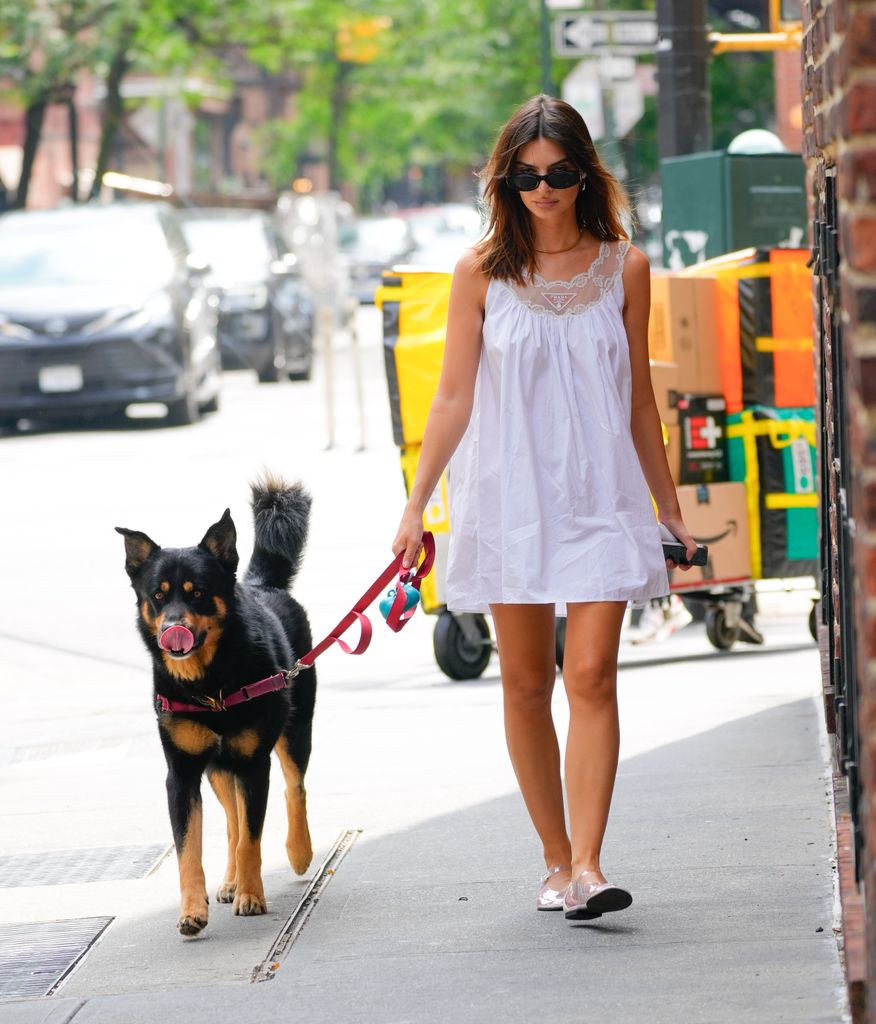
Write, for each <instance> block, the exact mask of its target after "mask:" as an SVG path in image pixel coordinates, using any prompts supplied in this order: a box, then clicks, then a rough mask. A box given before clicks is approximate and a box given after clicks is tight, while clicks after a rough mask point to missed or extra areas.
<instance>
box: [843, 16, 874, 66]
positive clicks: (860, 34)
mask: <svg viewBox="0 0 876 1024" xmlns="http://www.w3.org/2000/svg"><path fill="white" fill-rule="evenodd" d="M846 44H847V46H848V63H849V66H852V65H855V66H860V65H866V66H870V65H873V64H876V10H873V9H872V8H870V9H866V8H865V9H863V10H861V9H858V10H856V11H855V12H854V14H853V15H852V19H851V23H850V24H849V29H848V32H847V34H846Z"/></svg>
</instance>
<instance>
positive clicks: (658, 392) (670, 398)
mask: <svg viewBox="0 0 876 1024" xmlns="http://www.w3.org/2000/svg"><path fill="white" fill-rule="evenodd" d="M651 386H652V388H653V389H654V398H655V399H656V401H657V411H658V412H659V413H660V419H661V420H662V421H663V422H664V423H665V424H666V425H667V426H675V425H676V424H677V423H678V409H677V408H676V406H675V402H676V395H677V394H678V367H677V366H676V365H675V363H657V362H653V361H652V362H651Z"/></svg>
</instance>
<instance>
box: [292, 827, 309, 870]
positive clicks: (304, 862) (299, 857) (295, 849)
mask: <svg viewBox="0 0 876 1024" xmlns="http://www.w3.org/2000/svg"><path fill="white" fill-rule="evenodd" d="M286 856H287V857H288V858H289V863H290V864H291V865H292V870H293V871H294V872H295V874H296V875H303V874H304V872H305V871H306V870H307V869H308V868H309V867H310V862H311V861H312V860H313V846H312V844H311V842H310V833H309V832H308V831H307V829H306V828H305V830H304V834H303V835H300V834H299V835H297V836H296V835H294V834H293V835H292V836H290V837H289V839H288V840H287V841H286Z"/></svg>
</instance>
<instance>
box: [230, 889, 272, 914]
mask: <svg viewBox="0 0 876 1024" xmlns="http://www.w3.org/2000/svg"><path fill="white" fill-rule="evenodd" d="M267 912H268V904H267V901H266V900H265V897H264V894H263V893H262V894H259V893H255V892H239V893H237V894H236V895H235V897H234V913H235V914H237V915H238V916H239V917H255V916H256V915H257V914H267Z"/></svg>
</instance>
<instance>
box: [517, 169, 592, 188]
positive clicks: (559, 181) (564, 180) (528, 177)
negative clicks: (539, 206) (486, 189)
mask: <svg viewBox="0 0 876 1024" xmlns="http://www.w3.org/2000/svg"><path fill="white" fill-rule="evenodd" d="M581 180H582V177H581V172H580V171H570V170H558V171H550V173H548V174H533V173H532V171H521V172H520V173H519V174H509V175H508V177H507V178H506V179H505V183H506V185H507V186H508V188H510V189H513V190H514V191H515V192H534V191H535V190H536V189H537V188H538V186H539V185H540V184H541V183H542V182H543V181H546V182H547V183H548V185H549V186H550V188H572V186H573V185H578V184H580V183H581Z"/></svg>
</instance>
